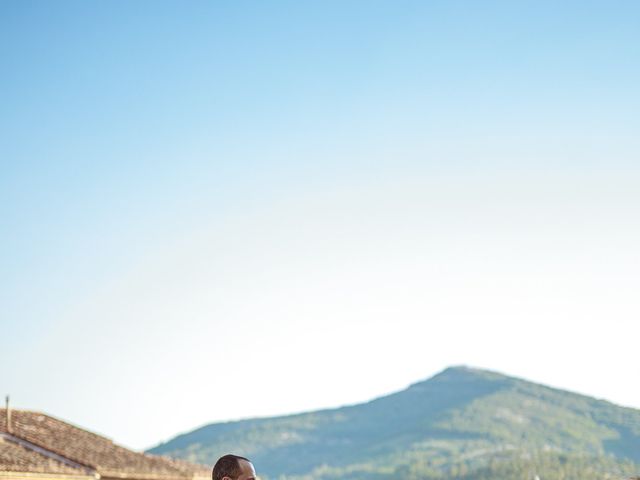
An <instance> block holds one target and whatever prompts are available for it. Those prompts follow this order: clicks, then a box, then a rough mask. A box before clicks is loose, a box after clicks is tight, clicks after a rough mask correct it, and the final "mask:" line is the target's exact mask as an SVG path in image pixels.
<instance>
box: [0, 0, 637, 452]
mask: <svg viewBox="0 0 640 480" xmlns="http://www.w3.org/2000/svg"><path fill="white" fill-rule="evenodd" d="M639 21H640V4H639V3H638V2H635V1H616V0H608V1H584V0H582V1H571V0H569V1H564V2H556V1H545V0H536V1H526V0H523V1H518V2H513V1H506V0H505V1H492V0H487V1H484V2H477V1H471V0H468V1H462V0H460V1H458V0H454V1H436V0H432V1H405V0H394V1H375V0H368V1H344V0H340V1H330V0H328V1H322V2H295V1H278V0H275V1H272V2H259V1H213V0H212V1H206V2H205V1H188V2H175V1H144V0H138V1H136V2H129V1H123V0H114V1H109V2H84V1H68V0H62V1H58V2H48V1H44V0H43V1H31V0H4V1H3V2H1V3H0V68H1V70H2V75H0V105H1V108H0V166H1V168H0V271H1V272H2V274H1V275H0V304H1V305H2V308H1V309H0V332H1V334H0V342H1V345H2V346H1V348H0V385H1V387H2V389H1V390H0V394H9V395H10V396H11V404H12V406H13V407H14V408H23V409H32V410H39V411H43V412H46V413H48V414H50V415H53V416H55V417H58V418H62V419H64V420H67V421H69V422H71V423H73V424H76V425H80V426H82V427H84V428H87V429H89V430H91V431H95V432H97V433H100V434H103V435H106V436H108V437H109V438H112V439H113V440H114V441H115V442H116V443H119V444H122V445H124V446H127V447H130V448H134V449H146V448H149V447H151V446H154V445H156V444H158V443H159V442H161V441H166V440H168V439H170V438H172V437H173V436H175V435H176V434H178V433H182V432H186V431H190V430H192V429H194V428H196V427H200V426H202V425H205V424H207V423H211V422H218V421H228V420H235V419H242V418H252V417H261V416H271V415H282V414H289V413H295V412H302V411H308V410H315V409H320V408H330V407H337V406H341V405H346V404H353V403H359V402H364V401H368V400H370V399H372V398H375V397H378V396H381V395H385V394H388V393H391V392H394V391H398V390H401V389H404V388H406V387H407V386H408V385H410V384H412V383H415V382H418V381H421V380H424V379H426V378H429V377H431V376H432V375H434V374H436V373H438V372H439V371H441V370H443V369H444V368H447V367H449V366H452V365H468V366H472V367H476V368H485V369H491V370H496V371H499V372H502V373H505V374H508V375H512V376H517V377H521V378H526V379H528V380H532V381H535V382H539V383H543V384H546V385H551V386H554V387H559V388H563V389H567V390H571V391H575V392H579V393H583V394H586V395H590V396H594V397H597V398H603V399H606V400H608V401H611V402H614V403H617V404H621V405H625V406H629V407H634V408H640V390H639V389H638V388H637V379H638V378H640V363H639V362H638V361H637V339H638V335H639V334H640V328H639V327H638V326H637V325H638V323H639V322H638V320H639V319H640V300H639V298H638V286H639V285H640V247H639V245H640V188H639V185H640V183H639V182H640V158H639V155H638V152H639V151H640V148H639V147H640V135H638V131H640V115H639V114H638V112H640V92H639V90H638V85H640V29H638V25H639Z"/></svg>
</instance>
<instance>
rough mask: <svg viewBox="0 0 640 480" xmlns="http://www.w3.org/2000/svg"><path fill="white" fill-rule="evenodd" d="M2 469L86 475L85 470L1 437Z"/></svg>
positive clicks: (0, 456)
mask: <svg viewBox="0 0 640 480" xmlns="http://www.w3.org/2000/svg"><path fill="white" fill-rule="evenodd" d="M0 471H2V472H29V473H60V474H65V475H74V474H79V475H85V474H86V473H85V471H84V470H83V469H80V468H74V467H72V466H69V465H65V464H64V463H63V462H60V461H58V460H55V459H53V458H50V457H47V456H46V455H43V454H41V453H38V452H34V451H33V450H29V449H28V448H25V447H23V446H20V445H18V444H16V443H13V442H11V441H8V440H4V439H2V438H0Z"/></svg>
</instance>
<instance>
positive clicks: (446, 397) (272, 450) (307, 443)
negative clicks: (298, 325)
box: [149, 367, 640, 480]
mask: <svg viewBox="0 0 640 480" xmlns="http://www.w3.org/2000/svg"><path fill="white" fill-rule="evenodd" d="M149 452H150V453H154V454H161V455H169V456H172V457H175V458H182V459H185V460H190V461H193V462H198V463H205V464H213V463H214V462H215V460H216V459H217V458H218V457H219V456H221V455H223V454H225V453H229V452H234V453H238V454H241V455H245V456H247V457H249V458H251V459H252V460H253V462H254V465H255V466H256V468H257V470H258V473H259V474H261V476H262V477H263V478H292V479H298V480H331V479H338V478H340V479H353V480H355V479H373V480H386V479H392V478H394V479H396V478H404V479H410V480H418V479H445V478H447V479H449V478H459V479H465V480H467V479H468V480H471V479H474V480H483V479H492V480H499V479H505V480H507V479H508V480H514V479H523V480H526V479H534V478H535V477H536V475H537V476H538V477H539V478H540V479H542V480H555V479H558V480H561V479H573V478H575V479H578V478H579V479H580V480H589V479H593V480H595V479H598V480H600V479H603V478H628V477H629V476H631V475H634V474H635V475H637V474H638V473H640V410H634V409H631V408H623V407H619V406H616V405H613V404H611V403H609V402H606V401H602V400H597V399H594V398H590V397H586V396H583V395H578V394H575V393H570V392H566V391H562V390H557V389H553V388H549V387H545V386H542V385H538V384H535V383H531V382H527V381H525V380H521V379H518V378H512V377H507V376H505V375H501V374H498V373H495V372H490V371H484V370H477V369H472V368H467V367H453V368H448V369H446V370H444V371H443V372H441V373H439V374H438V375H436V376H434V377H432V378H430V379H428V380H426V381H423V382H420V383H416V384H414V385H411V386H410V387H409V388H407V389H406V390H403V391H401V392H398V393H394V394H391V395H388V396H385V397H381V398H378V399H375V400H372V401H370V402H368V403H364V404H359V405H352V406H347V407H342V408H336V409H330V410H321V411H315V412H309V413H303V414H297V415H290V416H284V417H273V418H259V419H251V420H241V421H235V422H227V423H217V424H211V425H208V426H205V427H202V428H199V429H197V430H194V431H193V432H190V433H186V434H184V435H180V436H178V437H176V438H174V439H172V440H170V441H168V442H166V443H163V444H160V445H158V446H156V447H154V448H152V449H151V450H149Z"/></svg>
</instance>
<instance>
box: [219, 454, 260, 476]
mask: <svg viewBox="0 0 640 480" xmlns="http://www.w3.org/2000/svg"><path fill="white" fill-rule="evenodd" d="M211 480H256V471H255V470H254V468H253V465H252V464H251V461H250V460H249V459H248V458H244V457H239V456H238V455H231V454H229V455H225V456H224V457H220V458H219V459H218V461H217V462H216V464H215V465H214V466H213V472H211Z"/></svg>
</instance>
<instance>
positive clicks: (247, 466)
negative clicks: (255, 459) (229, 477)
mask: <svg viewBox="0 0 640 480" xmlns="http://www.w3.org/2000/svg"><path fill="white" fill-rule="evenodd" d="M238 465H239V466H240V470H242V473H243V474H244V475H250V476H252V477H255V476H256V471H255V469H254V468H253V464H252V463H251V462H247V461H246V460H238Z"/></svg>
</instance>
